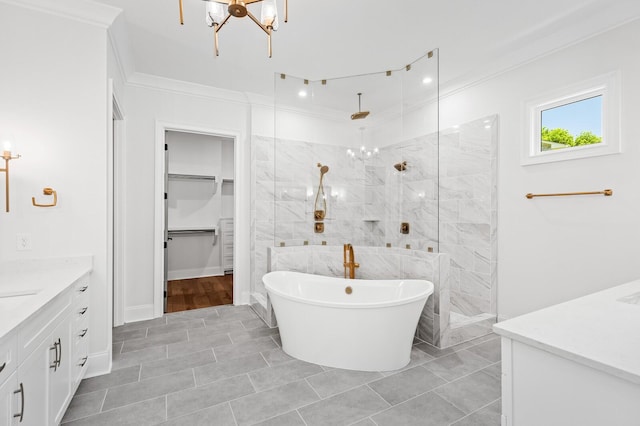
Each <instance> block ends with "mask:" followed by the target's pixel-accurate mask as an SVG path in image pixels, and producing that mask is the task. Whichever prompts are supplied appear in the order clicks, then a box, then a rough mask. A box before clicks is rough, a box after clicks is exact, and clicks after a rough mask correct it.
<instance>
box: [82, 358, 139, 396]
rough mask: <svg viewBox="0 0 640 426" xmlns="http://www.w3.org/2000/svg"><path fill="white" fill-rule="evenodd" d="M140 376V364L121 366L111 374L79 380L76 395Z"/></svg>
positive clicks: (127, 381)
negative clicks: (121, 367)
mask: <svg viewBox="0 0 640 426" xmlns="http://www.w3.org/2000/svg"><path fill="white" fill-rule="evenodd" d="M139 378H140V366H139V365H136V366H133V367H128V368H123V369H121V370H116V371H114V372H112V373H111V374H105V375H104V376H96V377H91V378H89V379H84V380H83V381H82V382H80V386H78V390H77V391H76V395H82V394H83V393H89V392H95V391H97V390H102V389H107V388H111V387H114V386H120V385H126V384H127V383H133V382H137V381H138V380H139Z"/></svg>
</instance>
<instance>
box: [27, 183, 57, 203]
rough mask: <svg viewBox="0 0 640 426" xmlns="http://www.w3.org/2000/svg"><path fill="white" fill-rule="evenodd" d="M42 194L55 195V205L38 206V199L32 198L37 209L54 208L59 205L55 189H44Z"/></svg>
mask: <svg viewBox="0 0 640 426" xmlns="http://www.w3.org/2000/svg"><path fill="white" fill-rule="evenodd" d="M42 194H44V195H53V203H51V204H38V203H36V197H31V203H33V205H34V206H36V207H54V206H55V205H56V204H58V193H57V192H56V191H54V190H53V188H44V189H43V190H42Z"/></svg>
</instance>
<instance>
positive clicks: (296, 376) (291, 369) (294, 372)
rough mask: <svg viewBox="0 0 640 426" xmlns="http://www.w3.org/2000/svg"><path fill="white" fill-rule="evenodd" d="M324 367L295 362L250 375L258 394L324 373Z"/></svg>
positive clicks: (263, 369) (257, 371)
mask: <svg viewBox="0 0 640 426" xmlns="http://www.w3.org/2000/svg"><path fill="white" fill-rule="evenodd" d="M322 372H323V370H322V367H320V366H319V365H316V364H310V363H308V362H304V361H300V360H297V359H296V360H293V361H290V362H287V363H284V364H280V365H277V366H275V367H267V368H262V369H260V370H256V371H252V372H251V373H249V378H250V379H251V383H253V386H254V387H255V388H256V390H257V391H258V392H260V391H263V390H267V389H271V388H275V387H278V386H282V385H284V384H287V383H291V382H297V381H298V380H302V379H304V378H306V377H309V376H312V375H314V374H318V373H322Z"/></svg>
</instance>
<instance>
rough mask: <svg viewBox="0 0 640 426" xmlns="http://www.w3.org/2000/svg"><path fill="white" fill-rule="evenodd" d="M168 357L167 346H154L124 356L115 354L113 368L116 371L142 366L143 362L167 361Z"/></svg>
mask: <svg viewBox="0 0 640 426" xmlns="http://www.w3.org/2000/svg"><path fill="white" fill-rule="evenodd" d="M166 357H167V347H166V346H154V347H152V348H148V349H142V350H139V351H133V352H127V353H124V354H115V355H114V356H113V365H112V367H111V368H112V370H114V371H115V370H120V369H122V368H127V367H131V366H135V365H140V364H142V363H143V362H150V361H155V360H158V359H165V358H166Z"/></svg>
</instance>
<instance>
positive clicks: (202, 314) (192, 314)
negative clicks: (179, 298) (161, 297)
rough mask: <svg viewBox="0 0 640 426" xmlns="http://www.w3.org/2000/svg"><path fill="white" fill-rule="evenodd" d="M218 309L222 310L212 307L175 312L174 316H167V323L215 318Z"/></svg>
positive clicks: (218, 307)
mask: <svg viewBox="0 0 640 426" xmlns="http://www.w3.org/2000/svg"><path fill="white" fill-rule="evenodd" d="M236 307H239V306H236ZM220 308H222V306H212V307H210V308H199V309H190V310H188V311H181V312H176V313H174V314H170V315H167V322H176V321H180V320H184V319H202V318H207V317H211V318H217V317H218V310H219V309H220Z"/></svg>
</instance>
